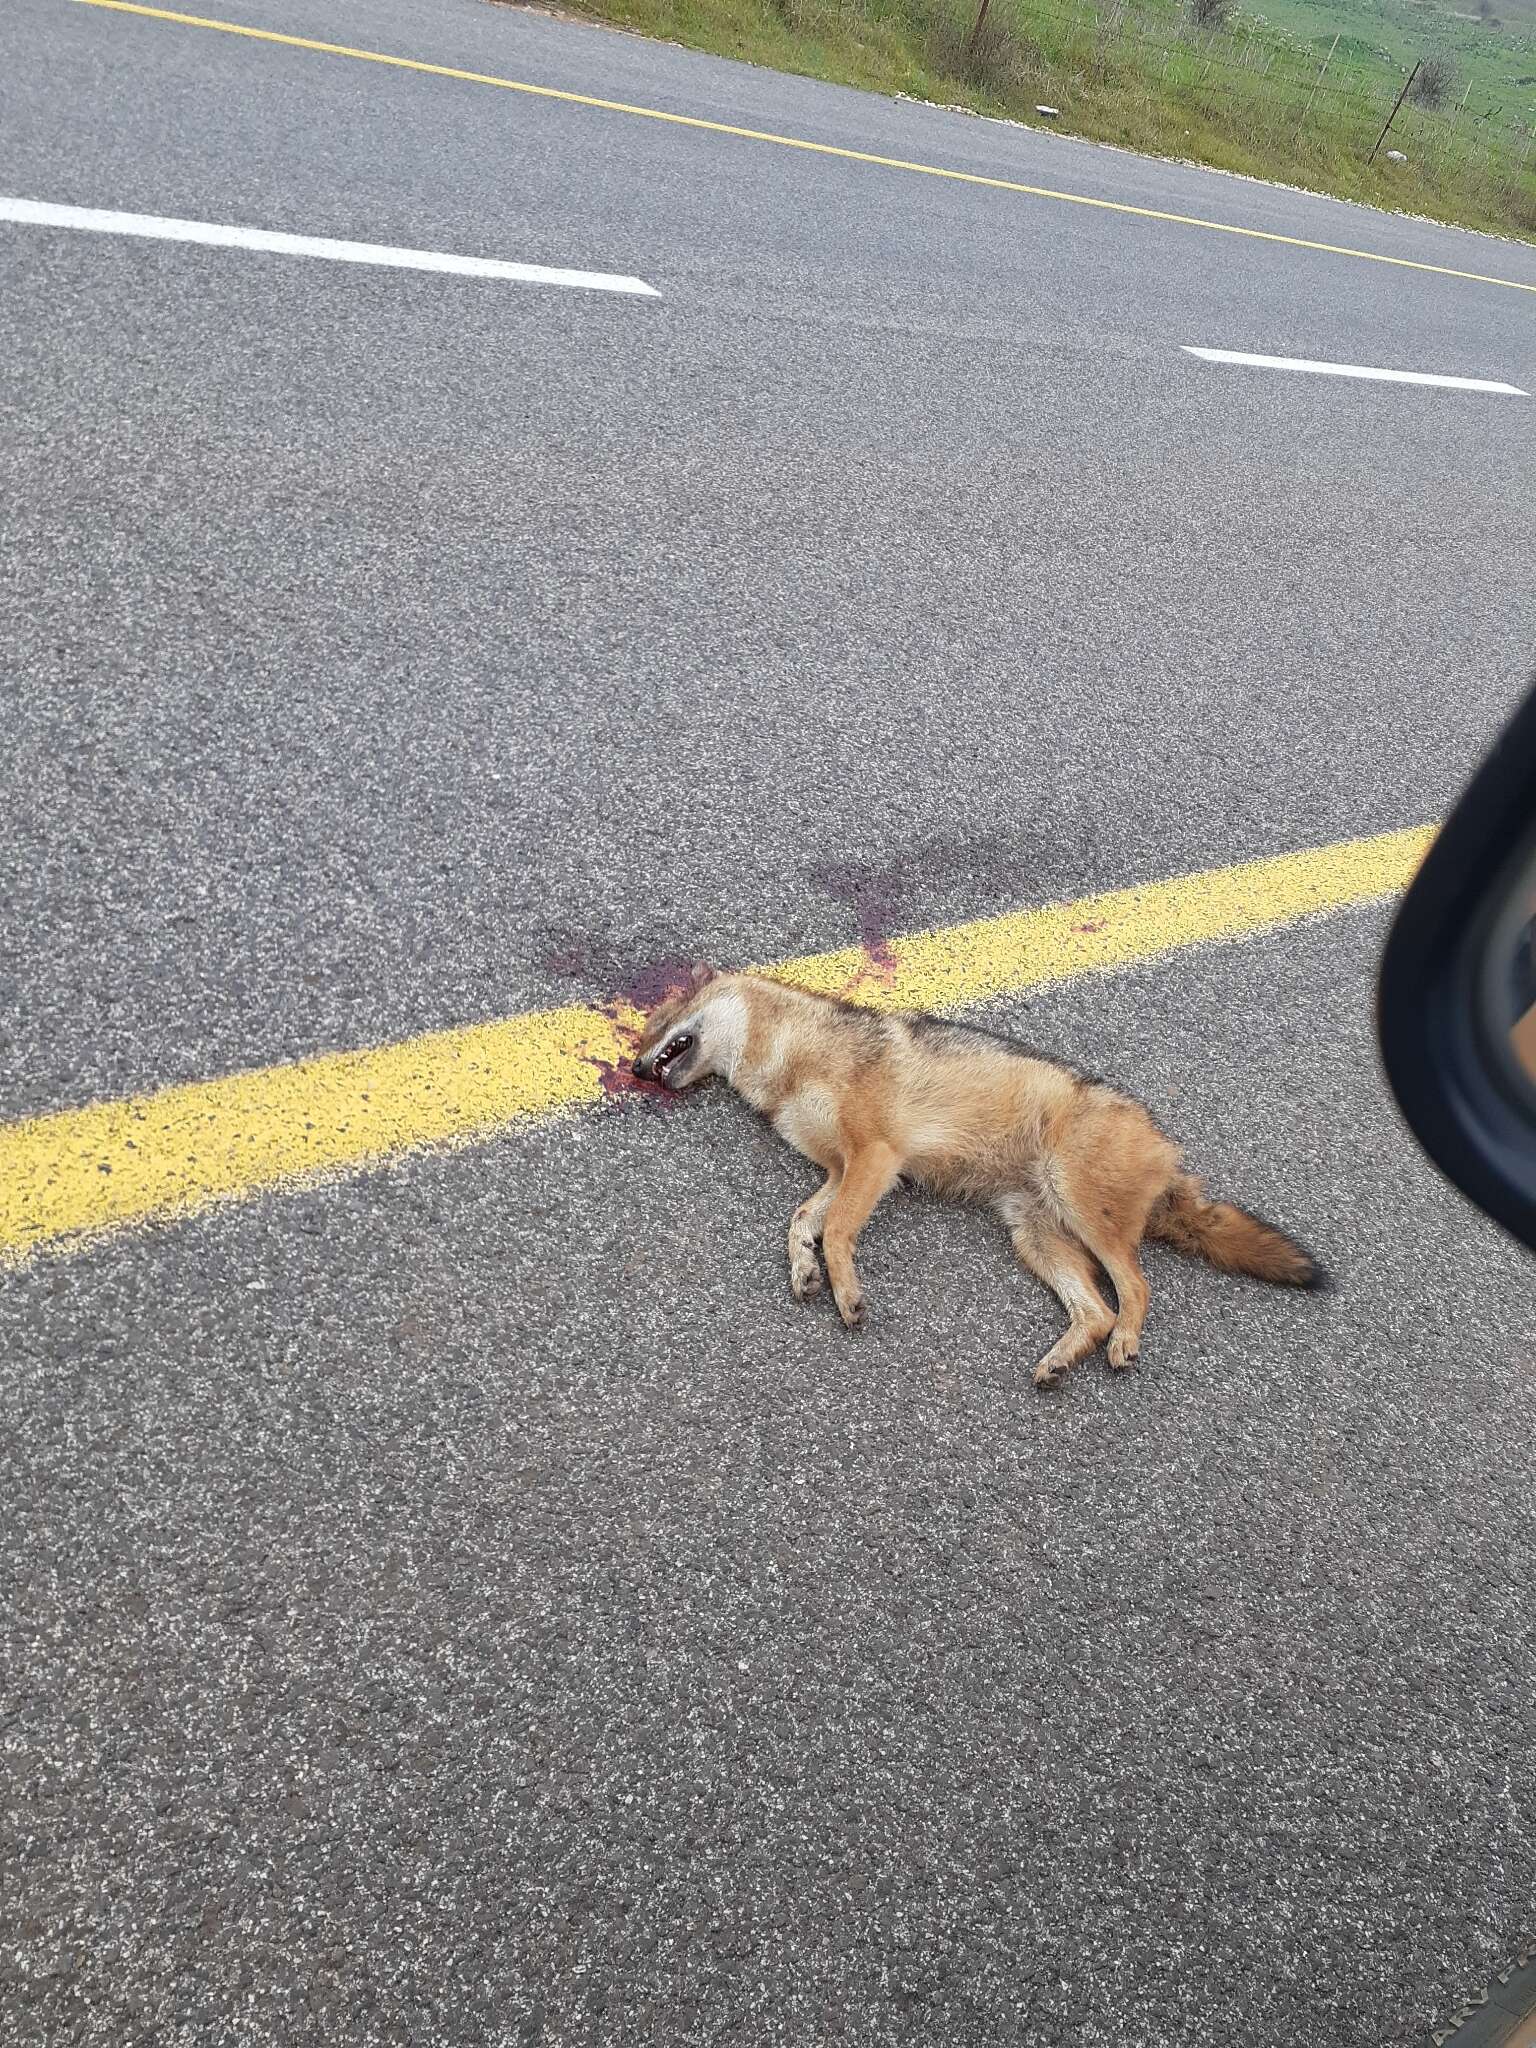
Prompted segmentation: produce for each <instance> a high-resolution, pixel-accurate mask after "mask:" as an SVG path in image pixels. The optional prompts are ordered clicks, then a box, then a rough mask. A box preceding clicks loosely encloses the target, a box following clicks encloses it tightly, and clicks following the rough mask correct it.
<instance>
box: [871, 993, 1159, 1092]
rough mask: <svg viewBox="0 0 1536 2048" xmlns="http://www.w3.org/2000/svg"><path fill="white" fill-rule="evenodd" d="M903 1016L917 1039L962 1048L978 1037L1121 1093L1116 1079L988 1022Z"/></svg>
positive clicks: (919, 1013)
mask: <svg viewBox="0 0 1536 2048" xmlns="http://www.w3.org/2000/svg"><path fill="white" fill-rule="evenodd" d="M901 1016H902V1018H903V1021H904V1022H905V1023H906V1025H907V1028H908V1029H909V1030H910V1031H911V1033H912V1035H913V1037H914V1038H917V1039H923V1040H927V1041H930V1042H932V1043H935V1044H940V1045H942V1044H944V1043H945V1042H946V1041H947V1042H951V1043H953V1044H955V1045H957V1046H959V1047H961V1048H962V1049H963V1048H964V1047H965V1046H966V1045H967V1044H972V1043H974V1042H975V1041H976V1040H977V1039H978V1038H979V1039H981V1040H982V1042H983V1043H984V1044H986V1045H993V1046H996V1047H997V1049H998V1050H999V1051H1000V1052H1006V1053H1011V1054H1012V1055H1013V1057H1014V1058H1015V1059H1021V1060H1044V1061H1045V1063H1046V1064H1047V1066H1052V1067H1055V1068H1056V1069H1057V1070H1058V1071H1059V1072H1061V1073H1063V1074H1070V1075H1071V1076H1072V1078H1073V1079H1074V1080H1076V1081H1081V1082H1082V1084H1083V1086H1084V1087H1085V1088H1110V1089H1113V1090H1114V1093H1115V1094H1117V1095H1118V1094H1119V1093H1120V1092H1121V1091H1120V1090H1119V1089H1118V1088H1115V1084H1114V1082H1113V1081H1106V1080H1105V1079H1104V1077H1103V1076H1102V1075H1101V1074H1090V1073H1086V1072H1085V1071H1084V1070H1083V1068H1081V1067H1075V1066H1073V1065H1072V1064H1071V1062H1070V1061H1068V1060H1063V1059H1058V1058H1057V1056H1056V1054H1055V1053H1052V1052H1043V1051H1042V1050H1041V1049H1040V1047H1039V1046H1037V1045H1031V1044H1030V1043H1029V1041H1028V1040H1027V1039H1023V1038H1016V1037H1015V1036H1014V1035H1013V1033H1012V1032H1011V1031H993V1030H991V1029H989V1027H988V1026H987V1025H985V1024H960V1023H956V1022H955V1021H954V1019H953V1018H950V1017H935V1016H933V1015H932V1014H931V1013H930V1012H929V1011H927V1010H904V1011H902V1012H901Z"/></svg>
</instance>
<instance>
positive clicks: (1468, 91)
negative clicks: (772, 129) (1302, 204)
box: [576, 0, 1536, 239]
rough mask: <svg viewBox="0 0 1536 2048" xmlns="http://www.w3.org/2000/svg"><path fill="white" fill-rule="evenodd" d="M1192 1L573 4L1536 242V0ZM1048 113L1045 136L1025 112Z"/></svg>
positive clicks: (718, 44) (679, 34)
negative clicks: (1410, 91) (1416, 79)
mask: <svg viewBox="0 0 1536 2048" xmlns="http://www.w3.org/2000/svg"><path fill="white" fill-rule="evenodd" d="M1196 4H1199V0H1076V4H1074V0H989V5H988V7H987V12H986V16H985V19H984V20H983V21H982V23H981V26H980V30H979V32H978V31H977V29H976V8H977V0H581V4H580V5H579V6H578V7H577V9H576V11H578V12H580V13H582V14H585V15H587V16H589V17H590V18H592V19H595V20H601V21H608V22H612V23H615V24H619V25H622V26H623V27H626V28H631V29H637V30H640V31H641V32H643V33H644V34H647V35H653V36H659V37H664V38H667V39H669V40H671V41H674V42H679V43H684V44H687V45H689V46H690V47H692V48H695V49H701V50H711V51H715V52H717V53H719V54H722V55H725V56H732V57H741V58H746V59H749V60H751V61H753V62H755V63H759V64H767V65H771V66H773V67H775V68H777V69H779V70H783V71H795V72H801V73H805V74H807V75H809V76H811V77H816V78H827V79H833V80H836V81H838V82H839V83H842V84H847V85H857V86H864V87H867V88H868V89H870V90H872V91H876V92H884V93H908V94H911V95H913V96H914V97H918V98H922V99H929V100H936V101H939V102H942V103H946V104H953V105H962V106H967V107H971V108H974V109H976V110H977V111H979V112H984V113H991V114H1002V115H1008V116H1010V117H1012V118H1014V119H1017V120H1023V121H1026V122H1030V123H1033V124H1037V125H1041V126H1045V125H1049V126H1052V127H1056V128H1059V129H1064V130H1067V131H1069V132H1071V133H1073V134H1078V135H1085V136H1090V137H1093V138H1095V139H1097V140H1100V141H1106V142H1117V143H1123V144H1126V145H1128V146H1129V147H1131V148H1135V149H1142V150H1147V151H1151V152H1153V153H1156V154H1160V155H1166V156H1176V157H1185V158H1189V159H1192V160H1194V161H1196V162H1200V163H1207V164H1215V165H1218V166H1219V167H1221V168H1222V169H1225V170H1234V171H1247V172H1251V173H1253V174H1255V175H1257V176H1260V177H1267V178H1275V179H1279V180H1282V181H1284V182H1285V183H1288V184H1294V185H1302V186H1307V187H1310V188H1311V189H1314V190H1316V191H1321V192H1332V193H1337V194H1339V195H1341V196H1343V197H1346V198H1351V199H1361V200H1366V201H1368V202H1370V203H1371V204H1374V205H1378V206H1386V207H1397V208H1400V209H1402V210H1404V211H1407V212H1411V213H1422V214H1429V215H1432V216H1433V217H1435V218H1437V219H1441V220H1447V221H1457V222H1460V223H1462V224H1463V225H1465V226H1468V227H1481V228H1489V229H1493V230H1494V231H1496V232H1499V233H1503V234H1513V235H1520V236H1523V237H1525V238H1527V239H1536V152H1533V150H1532V135H1533V132H1536V0H1486V5H1487V6H1488V9H1489V15H1488V16H1484V17H1479V16H1478V15H1476V14H1474V13H1473V12H1472V8H1473V7H1474V6H1475V5H1476V0H1467V4H1466V11H1465V12H1458V11H1456V10H1455V9H1452V8H1450V7H1447V6H1442V5H1438V4H1430V0H1264V5H1263V8H1262V11H1261V10H1260V9H1258V8H1256V7H1252V8H1250V7H1239V8H1236V9H1235V10H1233V11H1232V12H1231V13H1230V14H1229V15H1228V17H1227V18H1226V20H1225V21H1219V22H1217V23H1215V24H1210V23H1209V22H1208V23H1207V25H1206V26H1204V27H1202V26H1201V25H1200V24H1199V23H1198V22H1197V21H1196V19H1195V17H1194V13H1193V11H1192V9H1193V7H1194V6H1195V5H1196ZM1204 4H1206V5H1210V4H1212V0H1204ZM1214 4H1215V5H1216V7H1217V8H1218V9H1219V8H1220V7H1221V6H1222V4H1223V0H1214ZM1335 38H1337V42H1335ZM1330 49H1331V51H1332V54H1331V56H1330V55H1329V53H1330ZM1325 58H1327V59H1328V62H1327V68H1326V72H1323V65H1324V59H1325ZM1420 60H1424V61H1425V62H1429V61H1431V60H1433V61H1435V62H1437V63H1438V64H1439V65H1440V66H1441V67H1442V72H1443V80H1442V90H1441V93H1440V96H1439V99H1438V102H1437V103H1436V104H1434V105H1419V104H1415V101H1414V99H1412V98H1410V100H1409V101H1408V102H1407V103H1406V104H1405V105H1404V107H1403V109H1402V111H1401V113H1400V114H1399V116H1398V118H1397V120H1396V122H1395V124H1394V126H1393V129H1392V133H1391V135H1390V136H1389V137H1388V139H1387V142H1386V144H1385V145H1384V148H1383V150H1382V153H1381V154H1380V155H1378V157H1377V160H1376V162H1375V163H1368V162H1367V157H1368V156H1369V154H1370V151H1371V148H1372V145H1373V144H1374V143H1375V141H1376V139H1377V136H1378V135H1379V133H1380V130H1381V127H1382V124H1383V123H1384V122H1385V120H1386V118H1387V116H1388V114H1389V112H1390V111H1391V108H1392V104H1393V101H1394V99H1395V98H1396V96H1397V94H1398V92H1399V90H1400V88H1401V87H1402V85H1403V83H1404V81H1405V79H1406V78H1407V76H1408V73H1409V70H1410V68H1411V67H1412V66H1413V64H1414V63H1415V62H1418V61H1420ZM1320 73H1321V74H1322V75H1321V79H1320ZM1042 103H1043V104H1048V105H1050V106H1053V107H1056V108H1057V109H1059V114H1058V117H1057V118H1056V119H1055V120H1052V121H1047V120H1046V119H1045V117H1042V116H1040V115H1038V114H1037V113H1036V112H1035V108H1036V105H1037V104H1042ZM1386 149H1396V150H1399V151H1401V152H1402V155H1403V157H1404V159H1405V161H1402V162H1394V161H1391V160H1389V159H1388V158H1387V156H1386V154H1385V151H1386Z"/></svg>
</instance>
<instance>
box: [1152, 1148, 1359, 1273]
mask: <svg viewBox="0 0 1536 2048" xmlns="http://www.w3.org/2000/svg"><path fill="white" fill-rule="evenodd" d="M1147 1235H1148V1237H1156V1238H1161V1239H1162V1241H1163V1243H1164V1244H1171V1245H1172V1246H1173V1248H1174V1250H1175V1251H1180V1252H1188V1253H1189V1254H1190V1255H1191V1256H1192V1257H1193V1258H1197V1259H1206V1260H1208V1261H1209V1263H1210V1264H1211V1265H1213V1266H1216V1267H1219V1268H1220V1270H1221V1271H1222V1272H1223V1273H1251V1274H1252V1275H1253V1276H1254V1278H1255V1279H1257V1280H1272V1281H1273V1282H1274V1283H1275V1285H1276V1286H1277V1287H1314V1288H1319V1289H1323V1288H1327V1287H1328V1286H1329V1285H1330V1284H1331V1283H1330V1281H1329V1278H1328V1275H1327V1274H1326V1273H1325V1272H1324V1271H1323V1269H1322V1267H1321V1266H1320V1265H1319V1264H1318V1263H1317V1261H1316V1259H1314V1258H1313V1256H1312V1254H1311V1253H1310V1252H1309V1251H1306V1250H1304V1249H1303V1247H1302V1246H1301V1245H1299V1244H1296V1243H1293V1241H1292V1240H1291V1239H1290V1238H1288V1237H1287V1236H1286V1235H1285V1233H1284V1232H1283V1231H1280V1230H1276V1229H1275V1227H1274V1225H1273V1224H1271V1223H1266V1222H1264V1220H1263V1219H1262V1218H1261V1217H1258V1216H1250V1215H1249V1213H1248V1211H1247V1210H1246V1209H1239V1208H1238V1207H1237V1206H1236V1204H1235V1203H1233V1202H1213V1201H1210V1200H1209V1199H1208V1198H1207V1196H1206V1193H1205V1190H1204V1188H1203V1187H1202V1186H1201V1184H1200V1182H1199V1181H1198V1180H1196V1179H1195V1177H1194V1175H1193V1174H1192V1173H1181V1174H1180V1175H1179V1176H1178V1178H1177V1179H1176V1180H1175V1181H1173V1183H1172V1184H1171V1185H1170V1186H1169V1187H1168V1188H1167V1190H1166V1191H1165V1192H1164V1193H1163V1194H1161V1195H1159V1197H1158V1199H1157V1202H1156V1204H1155V1205H1154V1207H1153V1210H1152V1214H1151V1215H1150V1216H1149V1217H1148V1218H1147Z"/></svg>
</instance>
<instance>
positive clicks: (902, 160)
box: [82, 0, 1536, 292]
mask: <svg viewBox="0 0 1536 2048" xmlns="http://www.w3.org/2000/svg"><path fill="white" fill-rule="evenodd" d="M82 4H83V5H85V6H87V7H106V8H110V9H111V10H112V11H113V12H114V13H117V14H142V15H146V16H147V17H148V18H149V19H150V20H152V21H171V22H177V23H179V24H180V25H181V26H182V27H183V28H212V29H220V30H222V31H223V32H224V33H225V34H226V35H232V36H249V37H250V38H251V39H252V40H253V41H255V42H261V43H283V44H286V45H287V46H288V47H289V48H291V49H295V50H318V51H321V52H322V53H323V54H324V55H326V56H329V57H355V58H358V59H359V60H360V61H361V62H363V63H365V64H392V65H394V66H395V67H396V68H397V69H399V70H402V71H423V72H426V73H428V74H429V75H430V76H432V77H434V78H458V79H463V80H464V81H466V82H467V83H468V84H470V85H494V86H498V87H500V88H501V90H502V91H504V92H522V93H529V94H531V95H532V96H533V97H535V98H537V99H545V100H564V101H565V102H566V103H567V104H568V105H570V106H575V107H599V108H601V109H602V110H603V111H604V112H605V113H609V114H633V115H636V116H638V117H639V118H640V119H641V120H644V121H669V122H671V123H672V125H673V126H674V127H678V128H700V129H703V130H705V131H706V132H707V133H709V134H711V135H734V136H738V137H740V138H741V140H743V141H745V142H771V143H773V144H775V145H776V146H777V147H778V148H780V149H803V150H806V151H807V152H809V153H810V154H811V155H814V156H832V157H841V158H842V159H843V160H844V161H845V162H848V163H856V164H877V165H879V166H880V167H881V168H882V169H884V170H888V171H914V172H916V173H917V174H918V175H919V176H921V177H925V178H949V179H952V180H953V181H954V182H955V183H957V184H961V185H985V186H987V187H989V188H990V189H991V190H993V191H995V192H1022V193H1025V194H1026V195H1027V196H1028V197H1029V198H1031V199H1054V200H1058V201H1060V202H1061V203H1062V204H1063V205H1067V206H1092V207H1096V208H1098V209H1099V211H1101V212H1103V213H1125V214H1131V215H1133V216H1134V217H1135V218H1136V219H1138V220H1162V221H1171V222H1173V223H1174V224H1175V225H1176V226H1178V227H1185V228H1205V229H1208V230H1209V231H1210V232H1211V233H1212V234H1218V235H1245V236H1247V238H1248V239H1249V240H1250V241H1254V242H1281V243H1284V244H1285V246H1286V247H1287V248H1291V249H1315V250H1317V251H1319V252H1320V253H1321V254H1323V255H1325V256H1353V257H1356V258H1358V259H1359V260H1360V261H1361V262H1364V263H1390V264H1393V265H1395V266H1396V267H1397V268H1398V269H1399V270H1422V271H1428V272H1430V273H1431V274H1432V275H1434V276H1436V277H1455V278H1460V279H1461V280H1462V281H1463V283H1466V284H1493V285H1500V286H1502V287H1503V288H1504V289H1505V290H1507V291H1512V292H1536V284H1524V283H1522V282H1520V281H1519V280H1518V279H1516V278H1512V277H1489V276H1486V275H1485V274H1484V273H1483V272H1481V271H1477V270H1453V269H1452V268H1451V267H1450V266H1449V265H1448V264H1444V263H1420V262H1417V261H1415V260H1414V258H1412V257H1410V256H1384V255H1382V254H1381V253H1380V252H1379V251H1377V250H1374V249H1351V248H1348V247H1346V246H1344V245H1343V244H1342V243H1338V242H1311V241H1307V240H1306V239H1304V238H1303V237H1302V236H1300V235H1281V234H1276V233H1275V232H1273V230H1271V229H1268V228H1244V227H1238V226H1236V225H1234V223H1233V222H1231V221H1225V220H1203V219H1201V218H1200V216H1199V215H1197V214H1190V213H1165V212H1163V211H1162V210H1161V209H1160V208H1158V207H1154V206H1131V205H1128V204H1127V203H1126V202H1125V201H1124V200H1120V199H1092V198H1090V197H1089V196H1088V195H1087V194H1086V193H1083V192H1060V191H1057V190H1055V189H1054V188H1053V187H1051V186H1049V185H1024V184H1019V183H1017V182H1016V181H1015V180H1014V179H1012V178H988V177H985V176H983V175H982V174H981V173H980V172H979V171H953V170H946V169H945V168H944V167H943V166H942V165H939V164H920V163H913V162H911V161H910V160H909V159H908V158H906V157H899V156H877V155H875V154H874V153H873V152H872V151H870V150H865V149H843V148H840V147H839V146H838V145H837V144H835V143H831V142H807V141H806V140H805V139H804V138H803V137H802V136H798V135H777V134H775V133H774V132H773V131H772V130H771V129H767V128H737V127H734V126H732V124H731V123H729V122H727V121H707V120H704V119H702V118H701V117H700V116H699V115H697V114H669V113H665V112H663V110H662V109H661V108H659V107H639V106H634V105H631V104H630V102H628V101H627V100H605V99H598V98H596V97H595V96H594V95H593V94H591V93H584V92H562V91H561V90H559V89H558V88H557V87H555V86H552V85H529V84H528V83H526V82H525V81H524V80H522V79H519V78H498V77H496V76H495V75H494V74H493V73H491V72H487V71H460V70H458V69H457V68H456V67H455V66H453V65H451V64H428V63H425V62H424V61H423V60H422V59H421V58H419V57H393V56H389V55H387V54H386V53H385V52H383V51H381V50H358V49H354V48H352V47H351V45H350V44H347V43H322V42H317V41H316V40H315V39H314V38H313V37H311V36H290V35H283V34H280V33H279V32H278V30H276V29H270V28H250V27H247V26H246V24H245V23H243V22H238V21H219V20H215V19H213V18H212V17H210V16H208V15H203V14H178V13H175V12H173V11H172V10H171V9H170V8H167V7H145V6H142V5H140V4H139V0H82Z"/></svg>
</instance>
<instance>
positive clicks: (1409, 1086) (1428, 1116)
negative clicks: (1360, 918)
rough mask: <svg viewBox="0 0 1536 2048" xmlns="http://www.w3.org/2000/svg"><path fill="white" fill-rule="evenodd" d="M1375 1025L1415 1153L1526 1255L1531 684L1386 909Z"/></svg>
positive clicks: (1534, 1240) (1534, 722)
mask: <svg viewBox="0 0 1536 2048" xmlns="http://www.w3.org/2000/svg"><path fill="white" fill-rule="evenodd" d="M1377 1029H1378V1032H1379V1035H1380V1040H1381V1052H1382V1059H1383V1062H1384V1064H1385V1066H1386V1071H1387V1079H1388V1082H1389V1083H1390V1085H1391V1088H1392V1092H1393V1094H1394V1095H1395V1096H1396V1097H1397V1101H1398V1106H1399V1107H1400V1109H1401V1110H1402V1112H1403V1115H1404V1116H1405V1117H1406V1118H1407V1120H1408V1124H1409V1127H1410V1128H1411V1129H1412V1131H1413V1133H1414V1136H1415V1137H1416V1138H1417V1139H1418V1141H1419V1143H1420V1144H1421V1145H1422V1146H1423V1147H1424V1150H1425V1151H1426V1152H1427V1153H1428V1154H1429V1156H1430V1158H1431V1159H1433V1160H1434V1162H1435V1164H1436V1165H1437V1166H1438V1167H1439V1168H1440V1169H1441V1171H1442V1172H1443V1173H1445V1174H1446V1175H1448V1176H1449V1178H1450V1179H1451V1180H1452V1181H1454V1182H1455V1184H1456V1186H1457V1187H1458V1188H1460V1189H1461V1191H1462V1193H1463V1194H1464V1195H1466V1196H1468V1198H1469V1199H1470V1200H1471V1201H1473V1202H1475V1203H1476V1204H1477V1206H1478V1207H1479V1208H1480V1209H1483V1210H1486V1212H1487V1213H1488V1214H1489V1215H1490V1216H1492V1217H1494V1218H1495V1219H1496V1220H1497V1221H1498V1222H1499V1223H1501V1224H1503V1226H1504V1228H1505V1229H1506V1230H1508V1231H1510V1232H1511V1233H1512V1234H1513V1235H1514V1236H1515V1237H1518V1238H1519V1239H1520V1240H1521V1242H1522V1243H1523V1244H1526V1245H1528V1246H1531V1247H1532V1248H1536V689H1533V690H1532V692H1531V694H1530V695H1529V696H1528V697H1527V698H1526V700H1525V702H1524V703H1523V704H1522V705H1521V707H1520V709H1519V710H1518V711H1517V712H1516V713H1515V716H1514V717H1513V718H1512V719H1511V720H1510V722H1509V724H1508V725H1507V726H1506V728H1505V729H1504V731H1503V733H1501V734H1500V736H1499V738H1498V740H1497V741H1496V742H1495V744H1494V747H1493V749H1492V751H1491V752H1490V753H1489V755H1488V756H1487V758H1486V759H1485V760H1484V762H1483V763H1482V765H1481V767H1480V768H1479V769H1478V770H1477V773H1476V774H1475V775H1474V776H1473V778H1472V781H1471V782H1470V783H1469V784H1468V786H1467V789H1466V791H1465V792H1464V794H1463V795H1462V797H1461V799H1460V801H1459V802H1458V803H1457V805H1456V808H1455V809H1454V811H1453V812H1452V813H1451V815H1450V817H1449V818H1448V819H1447V820H1446V823H1445V825H1444V827H1443V828H1442V830H1441V831H1440V833H1439V835H1438V837H1437V838H1436V840H1435V842H1434V844H1433V845H1432V846H1431V847H1430V850H1429V852H1428V854H1427V855H1426V857H1425V860H1424V864H1423V866H1422V867H1421V868H1420V870H1419V873H1418V875H1417V876H1416V877H1415V879H1414V881H1413V882H1412V884H1411V885H1410V887H1409V889H1408V893H1407V894H1406V895H1405V896H1404V898H1403V900H1402V903H1401V904H1400V905H1399V907H1398V912H1397V916H1396V918H1395V919H1394V921H1393V925H1392V929H1391V932H1390V933H1389V935H1388V938H1387V944H1386V949H1385V951H1384V952H1383V954H1382V962H1381V976H1380V982H1379V985H1378V990H1377Z"/></svg>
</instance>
